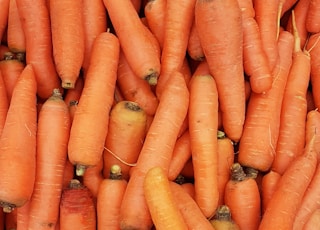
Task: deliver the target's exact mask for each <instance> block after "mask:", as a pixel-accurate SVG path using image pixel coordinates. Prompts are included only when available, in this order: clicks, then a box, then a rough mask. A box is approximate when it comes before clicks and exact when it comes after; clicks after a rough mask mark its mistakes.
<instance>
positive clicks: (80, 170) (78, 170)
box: [76, 164, 87, 176]
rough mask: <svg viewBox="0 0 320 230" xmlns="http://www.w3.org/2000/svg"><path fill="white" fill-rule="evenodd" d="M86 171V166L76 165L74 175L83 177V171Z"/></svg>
mask: <svg viewBox="0 0 320 230" xmlns="http://www.w3.org/2000/svg"><path fill="white" fill-rule="evenodd" d="M86 169H87V167H86V166H84V165H80V164H77V165H76V175H77V176H83V175H84V173H85V171H86Z"/></svg>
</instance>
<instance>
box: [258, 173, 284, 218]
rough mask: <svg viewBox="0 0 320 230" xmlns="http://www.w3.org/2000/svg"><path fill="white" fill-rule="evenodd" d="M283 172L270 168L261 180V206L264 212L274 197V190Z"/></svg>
mask: <svg viewBox="0 0 320 230" xmlns="http://www.w3.org/2000/svg"><path fill="white" fill-rule="evenodd" d="M280 178H281V174H280V173H278V172H276V171H273V170H270V171H269V172H267V173H266V174H265V175H263V177H262V181H261V206H262V207H261V208H262V210H261V211H262V214H263V213H264V212H265V210H266V208H267V206H268V202H269V200H270V199H271V198H272V195H273V193H274V191H275V190H276V189H277V185H278V182H279V180H280Z"/></svg>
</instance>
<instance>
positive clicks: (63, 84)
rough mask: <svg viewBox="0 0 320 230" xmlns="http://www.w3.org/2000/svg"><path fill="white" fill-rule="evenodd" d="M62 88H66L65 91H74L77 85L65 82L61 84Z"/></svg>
mask: <svg viewBox="0 0 320 230" xmlns="http://www.w3.org/2000/svg"><path fill="white" fill-rule="evenodd" d="M61 86H62V88H64V89H73V88H74V86H75V83H74V82H70V81H63V82H62V83H61Z"/></svg>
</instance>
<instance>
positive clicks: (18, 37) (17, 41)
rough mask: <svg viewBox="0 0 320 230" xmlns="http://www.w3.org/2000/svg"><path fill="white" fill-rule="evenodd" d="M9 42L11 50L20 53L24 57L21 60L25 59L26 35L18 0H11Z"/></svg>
mask: <svg viewBox="0 0 320 230" xmlns="http://www.w3.org/2000/svg"><path fill="white" fill-rule="evenodd" d="M7 43H8V47H9V49H10V51H11V52H13V53H16V54H19V56H20V57H21V58H22V60H21V61H25V53H26V42H25V35H24V32H23V28H22V24H21V20H20V15H19V12H18V8H17V3H16V0H10V5H9V15H8V27H7Z"/></svg>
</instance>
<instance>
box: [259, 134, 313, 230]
mask: <svg viewBox="0 0 320 230" xmlns="http://www.w3.org/2000/svg"><path fill="white" fill-rule="evenodd" d="M314 141H315V136H313V138H312V139H311V140H310V141H309V142H307V143H306V145H305V149H304V151H303V153H302V154H300V155H299V156H298V157H297V158H295V160H294V161H292V162H291V164H290V165H289V167H288V168H287V170H286V171H285V172H284V174H283V175H282V177H281V179H280V180H279V182H278V185H277V189H276V190H275V191H274V193H273V195H272V197H271V199H270V200H269V202H268V206H267V208H266V210H265V212H264V215H263V217H262V220H261V223H260V226H259V230H263V229H292V227H293V223H294V219H295V216H296V213H297V211H298V209H299V206H300V203H301V201H302V198H303V195H304V193H305V191H306V190H307V188H308V186H309V184H310V181H311V180H312V177H313V175H314V173H315V171H316V167H317V157H318V156H317V155H318V152H316V151H315V148H314ZM284 197H285V199H284Z"/></svg>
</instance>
